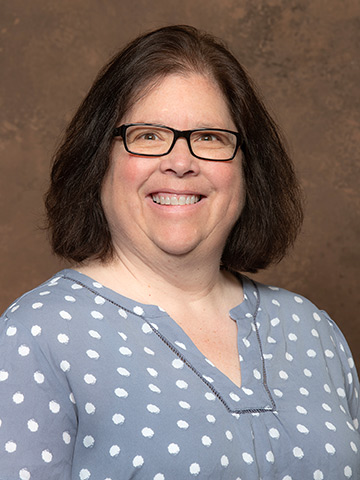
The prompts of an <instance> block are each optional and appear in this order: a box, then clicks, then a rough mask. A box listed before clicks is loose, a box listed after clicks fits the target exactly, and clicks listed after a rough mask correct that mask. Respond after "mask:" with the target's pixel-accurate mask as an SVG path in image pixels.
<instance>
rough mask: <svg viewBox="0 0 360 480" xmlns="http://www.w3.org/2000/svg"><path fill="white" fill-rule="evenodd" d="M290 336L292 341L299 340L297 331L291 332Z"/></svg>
mask: <svg viewBox="0 0 360 480" xmlns="http://www.w3.org/2000/svg"><path fill="white" fill-rule="evenodd" d="M288 337H289V340H291V341H292V342H296V340H297V336H296V335H295V333H289V335H288Z"/></svg>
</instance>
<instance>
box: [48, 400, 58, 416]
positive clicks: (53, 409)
mask: <svg viewBox="0 0 360 480" xmlns="http://www.w3.org/2000/svg"><path fill="white" fill-rule="evenodd" d="M49 410H50V412H52V413H59V412H60V405H59V404H58V403H57V402H55V400H51V401H50V402H49Z"/></svg>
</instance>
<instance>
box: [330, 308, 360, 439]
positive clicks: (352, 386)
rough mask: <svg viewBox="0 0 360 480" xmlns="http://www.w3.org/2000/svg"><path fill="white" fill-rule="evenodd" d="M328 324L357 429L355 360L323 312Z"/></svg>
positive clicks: (359, 418) (358, 405) (359, 415)
mask: <svg viewBox="0 0 360 480" xmlns="http://www.w3.org/2000/svg"><path fill="white" fill-rule="evenodd" d="M323 313H324V315H325V317H326V318H327V320H328V321H329V323H330V325H331V326H332V328H333V332H334V338H333V341H334V343H335V347H336V349H337V352H338V355H339V358H340V361H341V365H342V370H343V377H344V390H345V394H346V399H347V402H348V406H349V411H350V414H351V417H352V419H353V424H354V427H355V429H356V430H358V431H359V422H360V399H359V392H360V388H359V377H358V373H357V370H356V366H355V362H354V359H353V356H352V354H351V351H350V347H349V345H348V343H347V341H346V339H345V337H344V335H343V334H342V332H341V330H340V329H339V327H338V326H337V325H336V323H335V322H334V321H333V320H332V319H331V318H330V317H329V316H328V314H327V313H326V312H323Z"/></svg>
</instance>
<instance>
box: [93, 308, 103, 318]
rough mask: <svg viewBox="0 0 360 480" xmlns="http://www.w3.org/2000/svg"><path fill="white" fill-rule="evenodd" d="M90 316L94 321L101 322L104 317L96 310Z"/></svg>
mask: <svg viewBox="0 0 360 480" xmlns="http://www.w3.org/2000/svg"><path fill="white" fill-rule="evenodd" d="M90 315H91V316H92V317H93V318H95V319H96V320H102V319H103V318H104V315H103V314H102V313H100V312H98V311H97V310H93V311H92V312H91V314H90Z"/></svg>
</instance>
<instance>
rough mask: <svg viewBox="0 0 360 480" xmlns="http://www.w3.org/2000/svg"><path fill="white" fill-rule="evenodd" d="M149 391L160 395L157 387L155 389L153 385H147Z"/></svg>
mask: <svg viewBox="0 0 360 480" xmlns="http://www.w3.org/2000/svg"><path fill="white" fill-rule="evenodd" d="M148 386H149V389H150V390H151V391H152V392H154V393H161V390H160V388H159V387H157V386H156V385H154V384H153V383H149V385H148Z"/></svg>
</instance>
